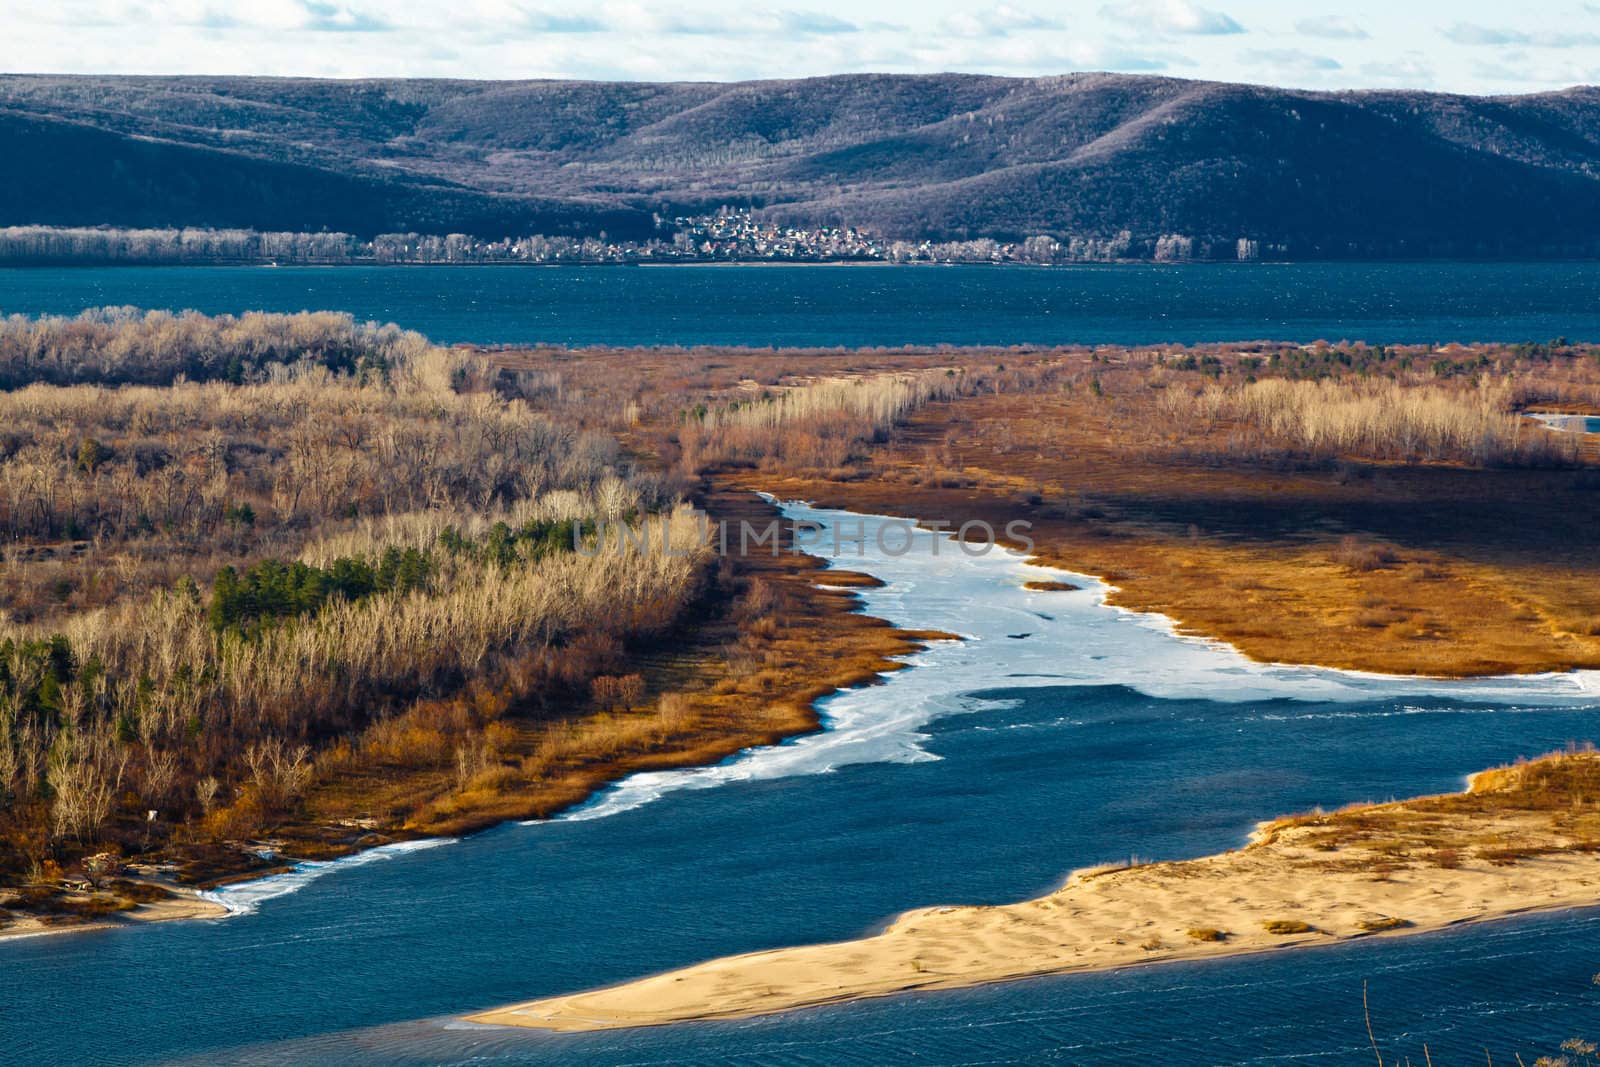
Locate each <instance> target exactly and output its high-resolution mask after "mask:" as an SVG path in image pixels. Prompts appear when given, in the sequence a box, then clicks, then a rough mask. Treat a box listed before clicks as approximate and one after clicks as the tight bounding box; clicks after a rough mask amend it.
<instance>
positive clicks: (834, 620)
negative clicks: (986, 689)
mask: <svg viewBox="0 0 1600 1067" xmlns="http://www.w3.org/2000/svg"><path fill="white" fill-rule="evenodd" d="M773 488H776V486H771V485H770V483H766V488H758V486H736V485H734V483H733V480H731V478H726V477H723V478H720V480H718V482H715V483H714V488H712V493H714V494H725V496H728V494H731V496H734V498H741V499H742V498H746V496H749V498H755V496H757V494H763V496H766V498H768V499H762V501H754V499H752V501H747V502H749V504H752V506H754V504H760V507H763V509H771V510H774V512H778V510H781V507H779V504H778V502H776V501H779V499H789V498H787V496H779V498H774V496H771V493H770V490H773ZM790 488H792V486H790ZM832 488H834V490H835V491H837V490H842V488H845V486H837V485H835V486H832ZM845 496H848V493H845ZM843 507H845V510H851V512H854V514H858V515H864V517H869V518H870V517H878V518H904V520H907V522H912V523H914V525H915V526H917V530H920V531H925V533H936V531H933V530H930V528H928V526H923V525H922V522H923V520H920V518H915V517H912V515H909V514H907V515H902V514H896V512H893V510H880V509H874V507H870V506H869V504H866V502H861V501H845V502H843ZM1002 547H1005V549H1006V550H1008V552H1011V553H1013V555H1014V558H1016V560H1018V561H1021V563H1024V565H1026V566H1032V568H1037V569H1042V571H1046V573H1048V576H1050V581H1045V579H1040V581H1030V582H1027V584H1026V585H1030V587H1034V590H1035V592H1077V590H1082V589H1083V585H1080V584H1077V582H1078V581H1082V579H1085V577H1086V579H1091V581H1093V582H1098V584H1099V585H1102V587H1104V601H1102V606H1104V608H1109V609H1112V611H1115V613H1118V614H1122V616H1130V617H1134V619H1138V621H1139V622H1141V624H1146V625H1150V627H1154V629H1157V630H1160V632H1162V633H1165V635H1168V637H1171V638H1176V640H1178V641H1182V643H1194V645H1198V646H1206V648H1214V649H1224V651H1230V653H1238V654H1240V656H1243V657H1245V659H1248V661H1251V662H1253V664H1258V665H1262V667H1283V669H1326V670H1334V672H1338V673H1341V675H1352V677H1360V678H1370V680H1387V681H1413V683H1414V681H1426V680H1440V681H1451V680H1472V678H1491V677H1507V678H1510V677H1522V678H1526V677H1530V675H1475V673H1440V675H1419V673H1413V675H1394V673H1384V672H1374V670H1360V669H1349V667H1336V665H1326V664H1315V662H1290V661H1269V659H1262V657H1258V656H1254V654H1251V653H1250V651H1248V649H1245V648H1242V646H1238V645H1235V643H1234V641H1230V640H1227V638H1226V637H1218V635H1210V633H1202V632H1197V630H1194V629H1190V627H1187V625H1186V624H1184V622H1181V621H1179V619H1176V617H1173V616H1170V614H1166V613H1163V611H1160V609H1155V608H1141V606H1130V605H1125V603H1118V593H1122V592H1123V590H1122V589H1120V587H1118V585H1117V582H1115V581H1114V579H1112V577H1109V576H1104V574H1094V573H1091V571H1088V569H1074V568H1069V566H1067V565H1066V563H1064V561H1062V558H1061V555H1062V552H1064V550H1067V549H1070V545H1066V547H1062V550H1051V549H1050V547H1048V545H1043V544H1042V545H1038V547H1035V549H1034V550H1032V552H1030V553H1026V555H1024V553H1022V552H1021V550H1019V547H1018V545H1011V544H1005V541H1003V539H1002ZM778 561H779V563H781V565H787V566H782V568H781V569H784V573H786V576H787V577H798V579H800V581H803V582H805V584H806V585H808V587H810V590H811V593H813V595H818V597H819V603H822V605H824V609H822V614H824V616H826V619H827V625H829V627H832V637H835V638H840V637H850V635H851V633H856V635H859V627H862V625H864V627H867V629H870V630H872V632H880V630H882V632H883V637H885V638H886V640H885V641H882V645H883V648H877V645H878V643H877V641H875V643H874V648H875V651H874V653H872V654H874V656H877V661H875V662H874V664H872V669H870V670H867V669H862V670H851V669H848V667H846V669H845V670H843V672H837V673H834V675H830V677H829V678H826V680H818V678H814V677H811V678H808V683H806V686H803V689H802V691H800V694H798V696H797V697H795V699H792V701H790V699H786V697H784V694H782V693H778V694H773V696H770V697H768V704H770V707H771V709H773V710H778V709H789V710H790V712H792V713H786V715H782V721H781V723H771V725H766V726H765V728H763V726H760V725H757V723H741V725H739V729H734V731H731V733H728V731H722V733H718V731H714V729H709V731H706V734H704V736H702V737H699V739H691V741H690V742H688V747H685V749H680V750H678V752H656V753H645V755H642V757H638V758H630V760H626V761H624V763H626V766H600V768H592V773H589V774H586V776H584V781H582V782H574V784H573V789H565V790H563V792H562V797H560V798H558V800H555V801H550V803H546V801H534V800H533V798H530V800H528V803H526V805H525V806H523V808H518V809H517V811H510V813H493V814H488V813H486V814H485V816H483V817H474V816H470V814H464V816H461V817H458V821H456V822H454V824H451V825H446V827H429V829H426V830H424V829H419V827H411V825H405V827H390V829H387V830H386V832H384V840H381V841H374V843H371V845H366V846H347V848H333V846H330V848H325V849H322V851H317V853H315V854H304V856H286V857H285V861H286V864H288V865H286V867H285V865H278V867H274V869H270V870H238V872H232V873H226V875H221V877H216V878H211V880H208V881H205V883H202V885H203V889H205V891H210V889H213V888H216V886H222V885H254V883H261V881H266V880H269V878H274V877H282V875H285V873H298V872H299V870H302V867H304V865H306V864H315V865H318V867H322V865H323V864H334V862H339V861H349V859H360V857H366V856H371V854H376V853H382V851H384V849H390V848H394V846H397V845H398V846H408V845H411V846H414V845H419V843H432V841H438V843H445V841H448V840H453V838H459V837H464V835H469V833H477V832H483V830H490V829H494V827H498V825H501V824H504V822H526V821H539V819H549V817H555V816H558V814H562V813H568V811H574V809H579V808H582V806H586V805H590V803H594V801H597V800H598V798H600V797H603V795H605V793H606V790H608V789H614V787H616V785H618V784H621V782H624V781H627V779H629V777H632V776H635V774H638V773H651V771H677V769H685V771H686V769H696V768H707V766H715V765H718V763H722V761H725V760H728V758H730V757H734V755H738V753H741V752H747V750H755V749H763V747H771V745H779V744H782V742H786V741H790V739H797V737H805V736H808V734H814V733H818V731H826V729H827V725H826V720H824V717H822V715H821V713H819V710H818V701H821V699H824V697H827V696H832V694H835V693H840V691H846V689H856V688H866V686H872V685H878V683H882V680H883V678H885V677H886V675H888V673H891V672H896V670H901V669H906V667H909V665H910V664H907V662H904V659H901V657H902V656H907V654H914V653H917V651H920V649H922V648H926V643H928V641H936V640H965V638H962V637H960V635H957V633H949V632H942V630H928V629H922V627H902V625H896V624H893V622H890V621H885V619H877V617H872V616H866V614H862V613H861V608H862V601H861V600H859V597H856V592H858V590H859V589H864V587H875V585H882V584H883V582H882V579H878V577H875V576H872V574H867V573H864V571H856V569H851V568H850V566H848V565H846V563H845V558H843V557H842V558H838V560H830V558H829V557H824V555H813V553H810V552H800V553H792V555H790V553H787V552H786V553H784V555H782V557H779V558H778ZM1059 579H1069V581H1059ZM779 581H782V579H779ZM845 619H853V621H854V622H851V624H850V629H840V621H845ZM851 648H853V651H858V653H859V649H856V648H854V646H851ZM1552 677H1558V675H1552ZM1472 777H1475V776H1472ZM1469 781H1470V779H1469ZM1262 825H1269V824H1266V822H1264V824H1262ZM162 885H163V888H168V889H173V891H176V893H179V894H189V896H194V897H195V901H197V904H195V905H190V907H160V905H150V904H142V905H139V907H138V909H134V910H133V912H125V913H120V915H118V917H117V918H114V920H112V921H91V923H75V925H46V923H43V921H40V920H37V918H34V917H27V915H26V913H22V915H21V917H19V918H18V920H16V921H13V925H11V926H8V928H0V941H3V939H11V937H19V936H45V934H56V933H75V931H85V929H106V928H114V926H120V925H126V923H130V921H168V920H181V918H224V917H229V915H234V913H235V909H230V907H224V905H222V904H218V902H214V901H206V899H202V897H198V894H197V888H190V886H179V885H176V883H174V885H166V883H162ZM158 904H165V902H158ZM213 909H214V910H213ZM1110 966H1123V963H1117V965H1110Z"/></svg>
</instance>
